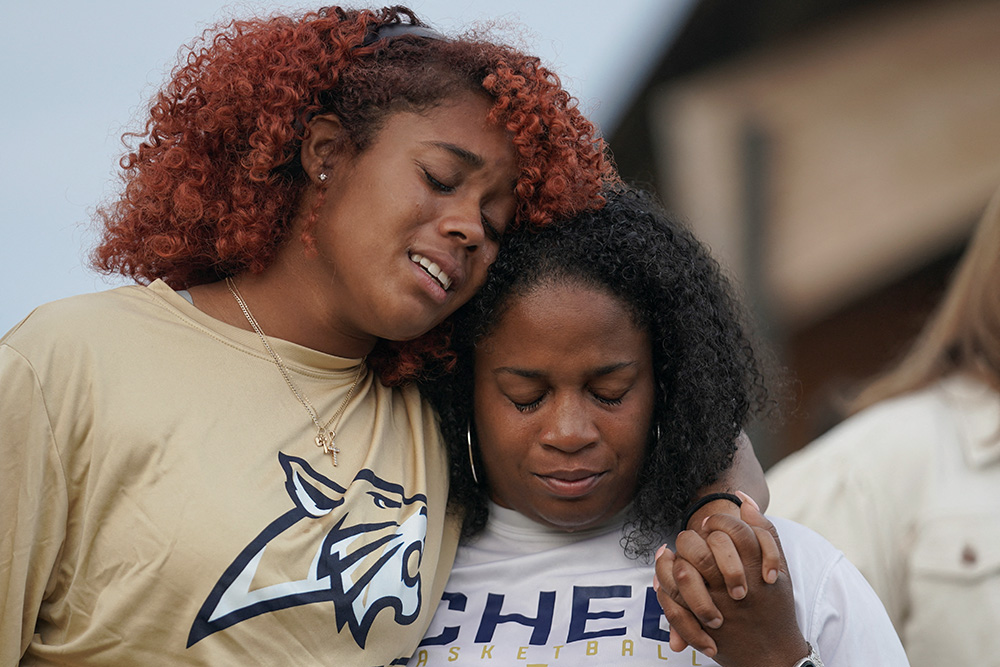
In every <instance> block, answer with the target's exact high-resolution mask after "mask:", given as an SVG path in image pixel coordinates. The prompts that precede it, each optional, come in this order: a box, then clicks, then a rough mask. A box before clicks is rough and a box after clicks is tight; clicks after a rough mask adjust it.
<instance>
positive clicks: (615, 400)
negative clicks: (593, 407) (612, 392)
mask: <svg viewBox="0 0 1000 667" xmlns="http://www.w3.org/2000/svg"><path fill="white" fill-rule="evenodd" d="M593 396H594V398H595V399H596V400H597V402H598V403H603V404H604V405H621V404H622V399H623V398H624V396H619V397H618V398H608V397H607V396H601V395H600V394H593Z"/></svg>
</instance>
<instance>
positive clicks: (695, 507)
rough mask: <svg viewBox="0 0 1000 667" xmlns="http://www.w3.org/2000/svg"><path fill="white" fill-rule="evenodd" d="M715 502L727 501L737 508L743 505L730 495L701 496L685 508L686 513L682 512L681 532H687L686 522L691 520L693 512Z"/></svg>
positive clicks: (738, 498)
mask: <svg viewBox="0 0 1000 667" xmlns="http://www.w3.org/2000/svg"><path fill="white" fill-rule="evenodd" d="M715 500H728V501H729V502H731V503H733V504H735V505H736V506H737V507H740V506H741V505H743V501H742V500H740V497H739V496H737V495H733V494H732V493H710V494H708V495H707V496H702V497H701V498H699V499H698V500H696V501H694V504H693V505H691V507H689V508H687V511H685V512H684V517H683V519H682V520H681V530H687V525H688V521H690V520H691V517H693V516H694V514H695V512H697V511H698V510H700V509H701V508H702V507H704V506H705V505H707V504H709V503H710V502H712V501H715Z"/></svg>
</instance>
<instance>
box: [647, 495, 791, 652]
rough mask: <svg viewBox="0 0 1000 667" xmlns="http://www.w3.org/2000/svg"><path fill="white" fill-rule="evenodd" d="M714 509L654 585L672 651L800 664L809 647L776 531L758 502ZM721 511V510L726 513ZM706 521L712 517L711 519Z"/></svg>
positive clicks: (685, 536)
mask: <svg viewBox="0 0 1000 667" xmlns="http://www.w3.org/2000/svg"><path fill="white" fill-rule="evenodd" d="M737 493H738V495H739V496H740V498H741V499H742V500H743V504H742V506H741V507H740V508H739V509H738V511H737V507H736V505H735V504H733V503H727V502H725V501H723V502H722V503H719V504H715V505H712V506H709V509H707V510H706V511H705V512H704V513H700V514H699V515H696V516H695V517H694V518H693V520H692V521H691V523H690V524H689V525H692V526H697V528H696V529H695V530H684V531H682V532H681V533H679V534H678V536H677V540H676V544H675V546H676V553H675V552H673V551H671V550H670V549H669V548H667V547H666V546H665V545H664V546H663V547H661V548H660V550H659V551H658V552H657V558H656V573H655V576H654V582H653V586H654V588H655V589H656V596H657V599H658V600H659V603H660V606H661V607H662V608H663V613H664V614H665V615H666V617H667V620H668V621H669V623H670V648H671V650H673V651H682V650H684V648H685V647H687V646H691V647H692V648H694V649H696V650H698V651H701V653H703V654H704V655H706V656H708V657H710V658H713V659H714V660H715V661H716V662H718V663H719V664H720V665H723V666H724V667H764V666H766V667H774V666H775V665H789V666H791V665H793V664H795V662H796V661H797V660H799V659H800V658H802V657H804V656H805V655H807V654H808V652H809V648H808V644H807V643H806V640H805V638H804V637H803V635H802V633H801V631H800V630H799V627H798V623H797V621H796V618H795V601H794V598H793V594H792V581H791V578H790V576H789V571H788V564H787V563H786V562H785V556H784V552H783V551H782V549H781V542H780V540H779V538H778V533H777V530H776V529H775V528H774V525H773V524H772V523H771V522H770V521H769V520H768V519H767V518H766V517H765V516H764V515H763V514H761V513H760V510H759V509H758V507H757V505H756V503H755V502H754V501H753V499H752V498H750V496H748V495H746V494H744V493H741V492H737ZM720 505H721V506H722V507H721V510H720ZM703 517H704V518H703Z"/></svg>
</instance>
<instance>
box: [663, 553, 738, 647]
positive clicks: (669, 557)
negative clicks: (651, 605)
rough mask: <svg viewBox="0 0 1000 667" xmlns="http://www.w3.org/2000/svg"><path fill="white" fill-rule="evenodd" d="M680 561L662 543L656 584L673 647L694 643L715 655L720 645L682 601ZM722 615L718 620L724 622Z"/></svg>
mask: <svg viewBox="0 0 1000 667" xmlns="http://www.w3.org/2000/svg"><path fill="white" fill-rule="evenodd" d="M676 564H677V561H676V558H675V557H674V553H673V552H672V551H670V549H666V548H664V547H661V548H660V551H659V552H658V553H657V559H656V573H655V576H654V582H653V586H654V588H655V589H656V598H657V600H658V601H659V603H660V606H661V607H662V608H663V614H664V615H665V616H666V617H667V621H668V622H669V624H670V640H669V641H670V649H671V650H672V651H674V652H680V651H683V650H684V649H685V648H686V647H687V646H689V645H690V646H691V647H692V648H694V649H696V650H698V651H701V652H702V653H704V654H705V655H707V656H710V657H711V656H713V655H715V653H716V651H717V650H718V649H717V647H716V645H715V642H714V641H713V640H712V638H711V637H709V636H708V634H706V632H705V630H704V629H703V628H702V626H701V623H700V622H699V620H698V619H697V618H696V617H695V616H694V615H693V614H692V613H691V611H690V610H689V609H687V608H686V607H685V606H683V604H682V602H683V600H684V598H683V597H682V596H681V593H680V592H679V590H678V586H677V582H676V580H675V578H674V567H675V565H676ZM716 611H717V610H716ZM721 618H722V617H721V614H719V618H718V624H720V625H721V623H722V620H721ZM716 627H717V626H716Z"/></svg>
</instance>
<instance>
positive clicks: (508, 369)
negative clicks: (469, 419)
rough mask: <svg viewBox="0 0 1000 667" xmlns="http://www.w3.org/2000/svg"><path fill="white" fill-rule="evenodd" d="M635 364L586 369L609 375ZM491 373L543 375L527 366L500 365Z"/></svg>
mask: <svg viewBox="0 0 1000 667" xmlns="http://www.w3.org/2000/svg"><path fill="white" fill-rule="evenodd" d="M635 364H636V362H634V361H621V362H618V363H614V364H607V365H606V366H598V367H597V368H594V369H591V370H590V371H588V373H589V374H591V375H597V376H603V375H610V374H612V373H614V372H615V371H620V370H622V369H624V368H628V367H630V366H635ZM493 373H494V375H500V374H502V373H506V374H508V375H516V376H518V377H523V378H526V379H529V380H533V379H536V378H540V377H542V376H544V375H545V374H544V373H542V372H541V371H535V370H530V369H527V368H518V367H516V366H501V367H499V368H495V369H493Z"/></svg>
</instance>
